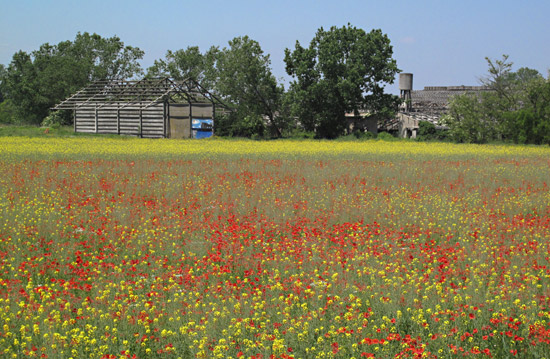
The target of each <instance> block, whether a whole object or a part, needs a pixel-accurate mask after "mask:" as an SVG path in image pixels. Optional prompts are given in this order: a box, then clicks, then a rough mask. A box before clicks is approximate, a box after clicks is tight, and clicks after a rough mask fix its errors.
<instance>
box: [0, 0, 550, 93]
mask: <svg viewBox="0 0 550 359" xmlns="http://www.w3.org/2000/svg"><path fill="white" fill-rule="evenodd" d="M549 18H550V1H548V0H540V1H537V0H531V1H529V0H527V1H510V0H500V1H496V0H486V1H483V0H477V1H470V0H462V1H443V0H440V1H437V0H427V1H422V0H416V1H410V0H409V1H401V0H393V1H383V0H379V1H374V0H371V1H369V0H364V1H358V0H355V1H351V0H340V1H328V0H317V1H313V0H303V1H300V0H293V1H290V0H279V1H252V0H247V1H244V0H233V1H216V0H209V1H201V0H194V1H184V0H180V1H140V0H134V1H126V0H124V1H116V0H111V1H93V0H88V1H75V0H72V1H65V0H60V1H53V0H49V1H48V0H41V1H30V0H28V1H26V0H18V1H15V0H13V1H8V0H0V63H2V64H4V65H7V64H9V62H10V61H11V57H12V56H13V54H14V53H15V52H16V51H18V50H24V51H28V52H30V51H32V50H35V49H37V48H38V47H39V46H40V45H41V44H43V43H45V42H48V43H50V44H56V43H58V42H60V41H64V40H73V39H74V37H75V35H76V33H77V32H79V31H80V32H85V31H87V32H90V33H93V32H95V33H98V34H100V35H101V36H104V37H110V36H113V35H117V36H119V37H120V38H121V39H122V40H123V41H124V42H125V44H127V45H132V46H137V47H139V48H141V49H142V50H144V51H145V57H144V59H143V61H142V65H143V67H144V68H147V67H148V66H150V65H151V64H152V63H153V61H154V60H155V59H158V58H162V57H164V55H165V53H166V50H169V49H170V50H177V49H182V48H186V47H188V46H194V45H197V46H199V47H200V49H201V50H202V51H205V50H207V49H208V48H209V47H210V46H212V45H216V46H222V47H223V46H226V45H227V42H228V41H229V40H231V39H232V38H234V37H235V36H242V35H248V36H249V37H251V38H252V39H254V40H257V41H258V42H259V43H260V45H261V46H262V49H263V50H264V52H266V53H268V54H270V56H271V61H272V68H273V73H274V74H275V76H276V77H277V78H282V79H285V81H286V82H288V77H287V76H286V73H285V70H284V62H283V58H284V49H285V48H291V49H293V48H294V44H295V42H296V40H299V41H300V43H301V44H302V45H308V44H309V42H310V40H311V39H312V38H313V36H314V34H315V32H316V31H317V29H318V28H319V27H321V26H323V27H324V28H325V29H327V28H330V27H331V26H343V25H345V24H347V23H351V24H352V25H354V26H356V27H360V28H363V29H365V30H366V31H370V30H371V29H373V28H380V29H382V31H383V32H384V33H386V34H387V35H388V36H389V38H390V40H391V42H392V45H393V47H394V58H395V59H396V60H397V64H398V67H399V68H400V69H401V70H403V71H404V72H412V73H413V74H414V88H415V89H421V88H423V87H424V86H438V85H439V86H443V85H477V84H478V79H479V77H480V76H483V75H484V74H485V72H486V70H487V64H486V61H485V57H486V56H488V57H490V58H500V56H501V55H502V54H508V55H510V60H511V61H512V62H514V64H515V68H516V69H517V68H519V67H530V68H534V69H537V70H539V71H540V72H541V73H543V75H545V76H547V75H548V70H549V69H550V26H549V25H548V23H549ZM387 89H388V91H389V92H393V93H396V92H398V90H397V85H396V84H394V85H390V86H388V87H387Z"/></svg>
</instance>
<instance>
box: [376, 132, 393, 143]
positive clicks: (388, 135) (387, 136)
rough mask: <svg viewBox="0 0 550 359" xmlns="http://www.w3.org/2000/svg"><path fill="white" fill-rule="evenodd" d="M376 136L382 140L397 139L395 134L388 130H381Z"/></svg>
mask: <svg viewBox="0 0 550 359" xmlns="http://www.w3.org/2000/svg"><path fill="white" fill-rule="evenodd" d="M376 138H377V139H379V140H382V141H395V140H396V139H397V138H396V137H395V136H393V135H392V134H391V133H388V132H379V133H378V135H377V136H376Z"/></svg>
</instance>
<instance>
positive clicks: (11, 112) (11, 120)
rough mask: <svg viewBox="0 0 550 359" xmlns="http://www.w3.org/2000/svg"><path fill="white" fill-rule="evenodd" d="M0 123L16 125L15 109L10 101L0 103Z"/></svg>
mask: <svg viewBox="0 0 550 359" xmlns="http://www.w3.org/2000/svg"><path fill="white" fill-rule="evenodd" d="M0 123H4V124H17V123H18V121H17V109H16V107H15V105H14V104H13V101H12V100H11V99H7V100H4V101H3V102H2V103H0Z"/></svg>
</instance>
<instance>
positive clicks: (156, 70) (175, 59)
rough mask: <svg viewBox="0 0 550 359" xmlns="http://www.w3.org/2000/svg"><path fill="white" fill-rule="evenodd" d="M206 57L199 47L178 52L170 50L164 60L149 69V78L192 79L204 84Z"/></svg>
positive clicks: (157, 61)
mask: <svg viewBox="0 0 550 359" xmlns="http://www.w3.org/2000/svg"><path fill="white" fill-rule="evenodd" d="M205 61H206V56H205V55H203V54H202V53H201V52H200V50H199V47H198V46H189V47H187V49H181V50H176V51H171V50H168V51H167V52H166V56H165V58H164V59H159V60H155V62H154V64H153V66H151V67H149V68H148V69H147V76H149V77H162V76H169V77H171V78H173V79H175V80H187V79H192V80H195V81H198V82H202V81H203V80H204V77H205V69H206V63H205Z"/></svg>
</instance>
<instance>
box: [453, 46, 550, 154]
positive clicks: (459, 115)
mask: <svg viewBox="0 0 550 359" xmlns="http://www.w3.org/2000/svg"><path fill="white" fill-rule="evenodd" d="M486 60H487V63H488V66H489V70H488V75H487V76H486V77H484V78H482V79H481V82H482V84H484V85H485V86H487V87H488V88H489V89H490V90H491V91H486V92H483V93H481V94H479V95H473V94H465V95H461V96H457V97H455V98H454V99H453V100H452V101H451V103H450V111H449V115H448V116H446V118H445V123H446V124H447V126H449V128H450V131H449V135H450V137H451V138H452V139H453V140H454V141H458V142H473V143H485V142H489V141H500V140H506V141H514V142H516V143H536V144H541V143H550V135H549V132H548V131H549V129H550V82H549V81H550V79H548V80H545V79H544V78H543V77H542V75H541V74H540V73H539V72H538V71H537V70H533V69H529V68H520V69H519V70H517V71H515V72H514V71H512V65H513V64H512V63H511V62H509V61H508V56H507V55H503V57H502V59H501V60H494V61H493V60H491V59H489V58H486Z"/></svg>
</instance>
